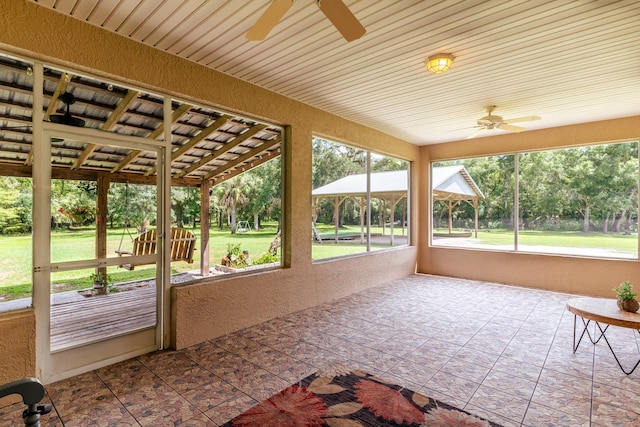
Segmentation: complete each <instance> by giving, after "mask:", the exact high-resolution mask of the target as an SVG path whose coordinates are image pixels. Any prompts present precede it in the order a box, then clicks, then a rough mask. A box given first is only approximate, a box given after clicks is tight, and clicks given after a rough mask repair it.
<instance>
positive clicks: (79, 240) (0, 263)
mask: <svg viewBox="0 0 640 427" xmlns="http://www.w3.org/2000/svg"><path fill="white" fill-rule="evenodd" d="M317 228H318V232H319V233H320V234H321V235H322V236H323V237H324V238H327V239H330V238H331V237H332V236H334V233H335V229H334V227H333V225H331V224H318V226H317ZM187 229H188V230H190V231H192V232H193V233H194V234H195V235H196V236H198V242H197V243H196V252H195V256H194V263H193V264H187V263H186V262H174V263H172V265H171V271H172V273H180V272H184V271H189V270H197V269H199V265H200V241H199V236H200V229H199V227H196V228H189V227H187ZM384 231H385V235H386V236H388V235H389V228H388V227H387V228H386V229H385V230H384ZM437 231H446V230H437ZM276 232H277V224H263V228H262V229H260V230H259V231H254V230H251V231H248V232H246V233H236V234H231V232H230V230H229V229H228V228H227V229H223V230H220V229H218V228H212V229H210V244H209V248H210V249H209V256H210V263H211V265H212V266H214V265H216V264H218V263H219V262H220V259H221V258H222V257H223V256H225V255H226V252H227V244H228V243H235V244H238V243H239V244H240V245H241V248H242V249H243V250H248V251H249V255H250V257H253V258H257V257H258V256H259V255H260V254H262V253H264V252H266V251H267V249H268V248H269V245H270V244H271V241H272V240H273V238H274V236H275V234H276ZM382 232H383V230H382V228H381V227H372V228H371V233H372V235H377V234H382ZM405 233H406V230H405ZM339 234H340V235H342V236H344V235H355V236H356V239H355V240H352V241H345V242H339V243H337V244H336V243H335V242H333V241H331V240H326V241H324V242H323V243H322V244H320V243H318V242H314V243H313V247H312V258H313V259H314V260H318V259H324V258H331V257H337V256H342V255H350V254H356V253H362V252H365V251H366V245H363V244H360V243H359V239H358V238H357V236H359V235H360V227H359V226H346V227H343V228H341V229H340V231H339ZM394 234H395V235H396V236H402V229H400V228H395V230H394ZM122 236H123V232H122V230H121V229H110V230H109V231H108V233H107V247H108V250H107V252H108V256H109V257H116V256H117V254H116V253H115V251H116V249H118V248H119V247H120V246H121V247H122V249H124V250H130V249H131V248H132V247H133V242H132V240H131V237H129V236H128V235H127V234H125V235H124V238H123V237H122ZM121 240H122V244H120V242H121ZM519 241H520V244H521V245H532V246H533V245H535V246H557V247H574V248H605V249H609V250H615V251H617V252H620V253H630V254H635V253H636V252H637V234H631V235H627V236H625V235H623V234H603V233H588V234H585V233H581V232H570V231H565V232H550V231H545V232H542V231H521V232H520V233H519ZM477 242H478V243H479V244H482V245H495V246H498V245H510V244H513V231H508V230H491V231H488V230H482V231H480V232H479V233H478V240H477ZM371 246H372V248H373V250H377V249H384V248H388V247H389V244H388V243H377V242H376V243H372V245H371ZM94 251H95V230H94V229H93V228H92V227H86V228H79V229H73V230H62V231H54V232H53V233H52V237H51V253H52V260H53V261H54V262H63V261H73V260H82V259H92V258H93V257H94ZM31 269H32V263H31V235H22V236H0V289H2V291H0V296H3V297H4V298H5V299H13V298H18V297H22V296H26V295H29V294H30V293H31ZM92 272H93V270H73V271H62V272H54V273H52V274H51V279H52V288H53V291H54V292H56V291H64V290H70V289H83V288H88V287H90V286H91V281H90V280H89V275H90V274H91V273H92ZM108 274H109V276H110V278H111V280H112V282H114V283H122V282H131V281H135V280H140V279H145V278H151V277H154V276H155V266H153V265H148V266H137V267H136V268H135V270H133V271H128V270H125V269H122V268H118V267H109V270H108Z"/></svg>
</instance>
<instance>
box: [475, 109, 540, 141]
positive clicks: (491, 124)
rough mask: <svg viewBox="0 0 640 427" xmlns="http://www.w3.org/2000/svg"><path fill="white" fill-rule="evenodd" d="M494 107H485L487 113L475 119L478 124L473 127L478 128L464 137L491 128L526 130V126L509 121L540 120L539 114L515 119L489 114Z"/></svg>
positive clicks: (513, 130)
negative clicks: (514, 124) (515, 124)
mask: <svg viewBox="0 0 640 427" xmlns="http://www.w3.org/2000/svg"><path fill="white" fill-rule="evenodd" d="M495 109H496V106H495V105H489V106H488V107H486V110H487V115H486V116H484V117H482V118H480V119H478V121H477V123H478V126H474V128H478V129H476V130H475V131H474V132H473V133H471V135H469V136H468V137H466V138H465V139H470V138H473V137H475V136H477V135H478V134H480V133H482V132H484V131H485V130H491V129H502V130H506V131H509V132H522V131H523V130H527V128H524V127H522V126H513V125H512V124H511V123H519V122H530V121H533V120H540V116H527V117H518V118H515V119H503V118H502V117H500V116H495V115H493V114H491V113H493V110H495Z"/></svg>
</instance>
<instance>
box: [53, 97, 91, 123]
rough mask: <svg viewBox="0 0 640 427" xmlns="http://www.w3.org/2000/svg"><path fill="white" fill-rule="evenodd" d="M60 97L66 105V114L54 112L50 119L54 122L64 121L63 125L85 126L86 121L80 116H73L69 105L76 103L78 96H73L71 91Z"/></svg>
mask: <svg viewBox="0 0 640 427" xmlns="http://www.w3.org/2000/svg"><path fill="white" fill-rule="evenodd" d="M58 99H59V100H60V101H62V103H63V104H64V105H66V111H65V113H64V114H52V115H51V116H49V120H51V121H52V122H53V123H62V124H63V125H69V126H77V127H83V126H84V123H85V122H84V120H82V119H80V118H78V117H73V116H72V115H71V111H69V106H70V105H71V104H75V102H76V97H75V96H73V94H72V93H71V92H65V93H63V94H62V95H60V97H59V98H58Z"/></svg>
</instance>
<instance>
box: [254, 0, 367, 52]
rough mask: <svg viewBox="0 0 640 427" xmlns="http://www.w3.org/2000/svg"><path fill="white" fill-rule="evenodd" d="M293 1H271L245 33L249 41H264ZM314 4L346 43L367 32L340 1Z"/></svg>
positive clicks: (318, 0) (329, 0)
mask: <svg viewBox="0 0 640 427" xmlns="http://www.w3.org/2000/svg"><path fill="white" fill-rule="evenodd" d="M294 1H295V0H273V1H272V2H271V5H269V7H268V8H267V10H265V12H264V13H263V14H262V16H260V18H258V21H256V23H255V24H253V27H251V29H250V30H249V32H247V39H249V40H264V39H265V38H266V37H267V35H268V34H269V32H271V30H272V29H273V27H275V26H276V24H277V23H278V22H279V21H280V19H282V17H283V16H284V14H285V13H287V11H288V10H289V9H290V8H291V6H292V5H293V2H294ZM316 4H317V5H318V7H319V8H320V10H321V11H322V13H324V14H325V16H326V17H327V18H329V21H331V23H333V25H334V26H335V27H336V29H337V30H338V31H339V32H340V34H342V37H344V39H345V40H346V41H348V42H350V41H353V40H357V39H359V38H360V37H362V36H363V35H364V33H365V32H366V31H367V30H366V29H365V28H364V27H363V26H362V24H361V23H360V21H358V19H357V18H356V17H355V16H354V15H353V13H351V11H350V10H349V8H348V7H347V6H346V5H345V4H344V3H343V2H342V0H316Z"/></svg>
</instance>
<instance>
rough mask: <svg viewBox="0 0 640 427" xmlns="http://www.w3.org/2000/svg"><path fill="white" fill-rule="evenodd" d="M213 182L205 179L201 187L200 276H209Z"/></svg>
mask: <svg viewBox="0 0 640 427" xmlns="http://www.w3.org/2000/svg"><path fill="white" fill-rule="evenodd" d="M210 190H211V180H209V179H205V180H204V181H202V185H200V274H201V275H202V276H203V277H207V276H209V222H210V215H209V212H210V204H211V198H210V196H209V191H210Z"/></svg>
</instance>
